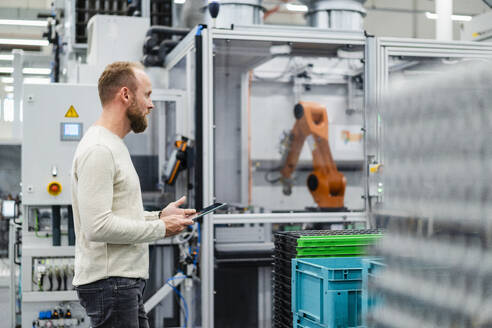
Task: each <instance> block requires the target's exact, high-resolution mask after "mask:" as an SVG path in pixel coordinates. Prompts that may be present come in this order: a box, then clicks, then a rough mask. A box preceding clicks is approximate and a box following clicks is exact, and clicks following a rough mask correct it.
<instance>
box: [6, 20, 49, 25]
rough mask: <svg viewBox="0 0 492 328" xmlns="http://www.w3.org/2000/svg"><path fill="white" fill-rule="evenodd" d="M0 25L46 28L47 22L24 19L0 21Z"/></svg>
mask: <svg viewBox="0 0 492 328" xmlns="http://www.w3.org/2000/svg"><path fill="white" fill-rule="evenodd" d="M0 25H16V26H39V27H46V26H48V21H45V20H26V19H0Z"/></svg>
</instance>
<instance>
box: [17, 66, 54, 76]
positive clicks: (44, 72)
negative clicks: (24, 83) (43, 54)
mask: <svg viewBox="0 0 492 328" xmlns="http://www.w3.org/2000/svg"><path fill="white" fill-rule="evenodd" d="M22 73H24V74H35V75H50V74H51V68H31V67H26V68H24V69H22Z"/></svg>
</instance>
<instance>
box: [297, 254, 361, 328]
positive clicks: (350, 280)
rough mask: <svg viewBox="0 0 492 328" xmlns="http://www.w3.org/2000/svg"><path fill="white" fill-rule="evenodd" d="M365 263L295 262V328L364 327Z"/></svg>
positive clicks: (350, 259) (336, 259) (339, 260)
mask: <svg viewBox="0 0 492 328" xmlns="http://www.w3.org/2000/svg"><path fill="white" fill-rule="evenodd" d="M363 259H364V258H362V257H331V258H302V259H292V312H293V314H294V322H293V326H294V328H301V327H315V328H347V327H361V326H362V315H361V312H362V308H361V306H362V304H361V302H362V300H361V289H362V280H363V278H364V275H365V274H366V273H367V271H364V269H363V264H362V260H363Z"/></svg>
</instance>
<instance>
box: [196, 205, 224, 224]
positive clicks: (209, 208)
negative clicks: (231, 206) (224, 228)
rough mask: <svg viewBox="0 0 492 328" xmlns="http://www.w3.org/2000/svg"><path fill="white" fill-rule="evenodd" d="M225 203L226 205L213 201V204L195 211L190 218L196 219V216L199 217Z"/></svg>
mask: <svg viewBox="0 0 492 328" xmlns="http://www.w3.org/2000/svg"><path fill="white" fill-rule="evenodd" d="M226 205H227V204H226V203H215V204H213V205H210V206H208V207H205V208H204V209H201V210H200V211H198V212H196V216H195V217H194V218H193V219H192V220H193V221H196V220H197V219H198V218H201V217H202V216H204V215H207V214H209V213H211V212H213V211H216V210H218V209H219V208H222V207H224V206H226Z"/></svg>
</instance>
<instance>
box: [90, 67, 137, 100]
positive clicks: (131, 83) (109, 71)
mask: <svg viewBox="0 0 492 328" xmlns="http://www.w3.org/2000/svg"><path fill="white" fill-rule="evenodd" d="M134 69H141V70H143V69H144V67H143V65H142V64H140V63H138V62H126V61H118V62H114V63H112V64H109V65H108V66H106V68H105V69H104V72H102V74H101V76H100V77H99V82H98V85H97V88H98V90H99V99H101V104H102V105H103V106H104V105H105V104H107V103H108V102H109V101H111V100H113V98H114V96H115V95H116V93H117V92H118V91H119V90H120V89H121V88H123V87H127V88H128V89H130V91H132V92H135V91H136V90H137V87H138V83H137V78H136V77H135V73H134Z"/></svg>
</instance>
